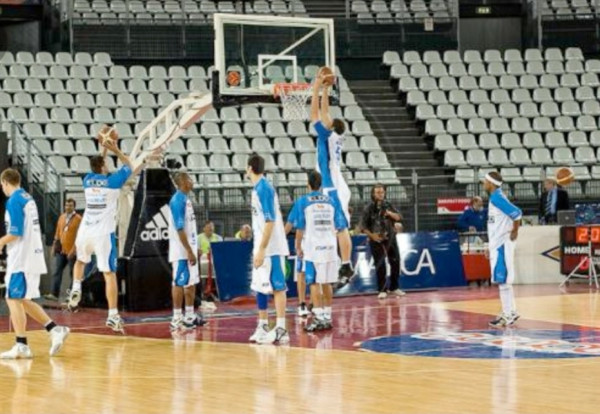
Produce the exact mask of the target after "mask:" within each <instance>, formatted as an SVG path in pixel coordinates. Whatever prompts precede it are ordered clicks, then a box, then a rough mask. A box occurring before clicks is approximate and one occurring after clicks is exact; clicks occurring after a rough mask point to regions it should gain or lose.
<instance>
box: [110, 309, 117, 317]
mask: <svg viewBox="0 0 600 414" xmlns="http://www.w3.org/2000/svg"><path fill="white" fill-rule="evenodd" d="M118 314H119V310H118V309H109V310H108V317H109V318H111V317H113V316H116V315H118Z"/></svg>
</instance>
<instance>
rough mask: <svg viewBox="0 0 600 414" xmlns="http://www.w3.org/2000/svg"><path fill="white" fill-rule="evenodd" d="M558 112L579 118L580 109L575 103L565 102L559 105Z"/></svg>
mask: <svg viewBox="0 0 600 414" xmlns="http://www.w3.org/2000/svg"><path fill="white" fill-rule="evenodd" d="M560 112H561V113H562V114H563V115H566V116H579V115H581V109H580V108H579V104H578V103H577V102H575V101H565V102H563V103H562V104H561V108H560Z"/></svg>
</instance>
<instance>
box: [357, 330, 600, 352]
mask: <svg viewBox="0 0 600 414" xmlns="http://www.w3.org/2000/svg"><path fill="white" fill-rule="evenodd" d="M361 349H363V350H366V351H373V352H384V353H395V354H402V355H411V356H427V357H446V358H531V359H534V358H580V357H600V334H598V333H596V332H593V331H552V330H535V329H534V330H505V331H499V330H489V331H463V332H444V331H440V332H425V333H418V334H412V335H401V336H389V337H380V338H372V339H369V340H367V341H365V342H363V343H362V344H361Z"/></svg>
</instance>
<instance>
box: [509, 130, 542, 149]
mask: <svg viewBox="0 0 600 414" xmlns="http://www.w3.org/2000/svg"><path fill="white" fill-rule="evenodd" d="M540 140H541V138H540ZM500 142H501V144H500V145H501V146H502V148H505V149H514V148H522V147H523V143H522V142H521V138H519V135H518V134H515V133H514V132H510V133H507V134H502V137H501V139H500Z"/></svg>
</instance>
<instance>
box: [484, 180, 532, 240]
mask: <svg viewBox="0 0 600 414" xmlns="http://www.w3.org/2000/svg"><path fill="white" fill-rule="evenodd" d="M522 215H523V213H522V212H521V209H519V208H518V207H517V206H515V205H514V204H513V203H511V202H510V201H508V198H506V196H505V195H504V193H503V192H502V189H500V188H498V189H496V190H495V191H494V192H493V193H492V194H491V195H490V205H489V208H488V223H487V231H488V238H489V249H490V250H495V249H497V248H498V247H500V246H502V245H503V244H504V243H506V241H507V240H509V238H510V232H511V231H512V228H513V222H514V221H517V220H520V219H521V216H522Z"/></svg>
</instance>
